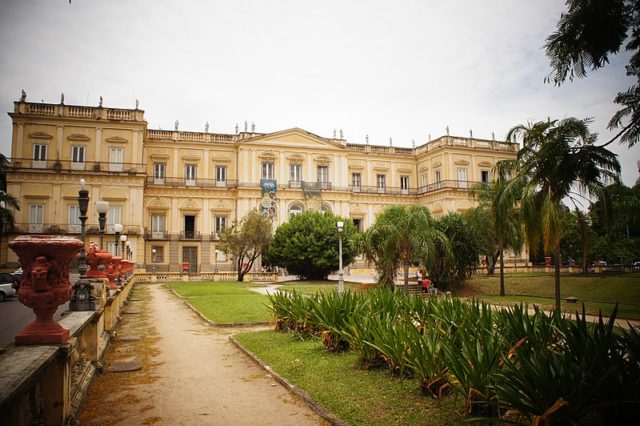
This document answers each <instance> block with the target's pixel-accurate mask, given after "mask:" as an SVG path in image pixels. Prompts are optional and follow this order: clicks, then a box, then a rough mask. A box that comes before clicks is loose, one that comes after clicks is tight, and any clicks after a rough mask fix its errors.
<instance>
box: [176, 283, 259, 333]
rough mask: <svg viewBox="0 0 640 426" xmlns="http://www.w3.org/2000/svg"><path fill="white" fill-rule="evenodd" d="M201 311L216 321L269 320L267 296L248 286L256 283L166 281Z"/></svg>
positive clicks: (227, 322) (220, 322)
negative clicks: (249, 288)
mask: <svg viewBox="0 0 640 426" xmlns="http://www.w3.org/2000/svg"><path fill="white" fill-rule="evenodd" d="M167 286H168V287H169V288H171V289H172V290H174V291H175V292H176V293H178V294H179V295H180V296H182V297H184V298H185V300H186V301H187V302H189V303H190V304H191V305H193V307H194V308H196V309H197V310H198V311H200V313H202V314H203V315H204V316H205V317H207V318H209V319H210V320H211V321H213V322H215V323H217V324H237V323H245V322H266V321H269V318H270V315H271V314H270V312H269V310H268V309H267V307H266V304H268V303H269V299H268V298H267V296H265V295H262V294H259V293H256V292H254V291H251V290H248V289H247V288H248V287H255V284H253V283H240V282H226V281H225V282H188V283H184V282H178V283H169V284H167Z"/></svg>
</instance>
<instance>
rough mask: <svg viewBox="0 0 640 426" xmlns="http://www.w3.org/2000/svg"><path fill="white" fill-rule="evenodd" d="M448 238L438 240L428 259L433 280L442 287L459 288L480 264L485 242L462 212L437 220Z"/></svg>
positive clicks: (436, 226)
mask: <svg viewBox="0 0 640 426" xmlns="http://www.w3.org/2000/svg"><path fill="white" fill-rule="evenodd" d="M435 228H436V230H438V231H439V232H440V233H441V234H442V235H444V236H446V238H443V239H438V240H437V241H436V255H435V256H433V257H431V258H430V259H429V260H428V262H427V264H426V265H427V268H428V270H429V276H430V278H431V281H432V282H433V283H434V284H435V285H436V286H438V288H440V289H441V290H450V289H455V288H456V287H459V286H460V285H462V284H463V283H464V281H465V280H466V279H467V278H468V277H469V276H470V275H471V274H472V273H473V272H475V270H476V268H477V267H478V265H479V264H480V255H481V254H482V244H481V241H480V239H479V238H478V234H477V233H475V232H473V231H472V229H471V225H470V223H467V222H466V221H465V220H464V219H463V216H462V215H461V214H459V213H455V212H449V213H447V214H446V215H444V216H442V217H440V218H438V219H436V220H435Z"/></svg>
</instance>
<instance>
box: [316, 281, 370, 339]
mask: <svg viewBox="0 0 640 426" xmlns="http://www.w3.org/2000/svg"><path fill="white" fill-rule="evenodd" d="M309 308H310V312H309V321H310V322H311V323H312V324H313V325H314V326H317V327H318V328H319V329H321V330H322V342H323V344H324V347H325V348H326V349H327V350H329V351H331V352H341V351H345V350H347V349H349V341H348V340H347V339H345V338H344V336H343V335H342V334H340V332H339V331H340V330H343V329H344V328H345V326H346V324H347V322H348V321H349V320H350V319H351V318H354V317H356V318H358V317H360V315H359V313H358V310H359V309H362V303H361V302H360V300H359V298H358V296H356V294H355V293H352V292H350V291H348V292H346V293H342V294H341V293H338V292H336V291H332V292H328V293H318V294H317V297H315V298H314V299H312V300H310V303H309Z"/></svg>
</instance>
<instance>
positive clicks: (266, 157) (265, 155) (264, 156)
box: [258, 151, 278, 161]
mask: <svg viewBox="0 0 640 426" xmlns="http://www.w3.org/2000/svg"><path fill="white" fill-rule="evenodd" d="M258 158H259V159H261V160H263V161H275V160H276V158H278V157H277V155H276V154H274V153H273V152H270V151H265V152H259V153H258Z"/></svg>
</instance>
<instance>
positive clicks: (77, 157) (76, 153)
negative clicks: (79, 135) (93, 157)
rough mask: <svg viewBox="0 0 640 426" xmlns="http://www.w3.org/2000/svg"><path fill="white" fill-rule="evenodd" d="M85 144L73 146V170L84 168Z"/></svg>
mask: <svg viewBox="0 0 640 426" xmlns="http://www.w3.org/2000/svg"><path fill="white" fill-rule="evenodd" d="M84 152H85V146H84V145H73V146H71V169H72V170H84V160H85V156H84Z"/></svg>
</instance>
